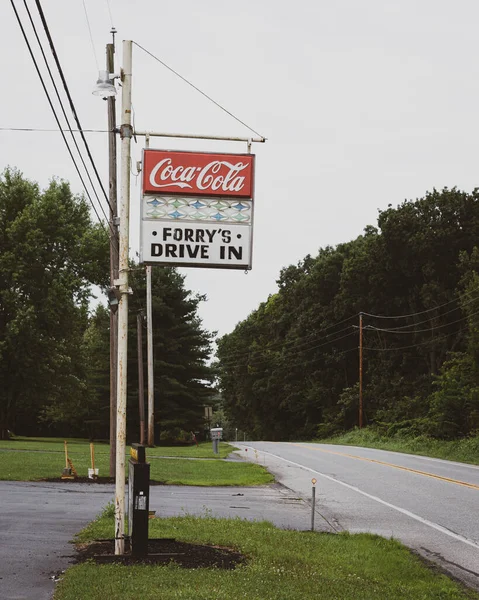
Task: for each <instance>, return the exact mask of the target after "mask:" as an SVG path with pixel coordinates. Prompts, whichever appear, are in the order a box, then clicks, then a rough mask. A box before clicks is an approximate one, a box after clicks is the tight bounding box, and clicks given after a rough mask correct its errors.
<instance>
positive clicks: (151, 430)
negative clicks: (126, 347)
mask: <svg viewBox="0 0 479 600" xmlns="http://www.w3.org/2000/svg"><path fill="white" fill-rule="evenodd" d="M152 312H153V311H152V308H151V267H146V326H147V338H146V339H147V354H148V356H147V361H148V446H150V447H152V446H154V445H155V388H154V378H153V316H152Z"/></svg>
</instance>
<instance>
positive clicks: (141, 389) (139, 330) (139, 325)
mask: <svg viewBox="0 0 479 600" xmlns="http://www.w3.org/2000/svg"><path fill="white" fill-rule="evenodd" d="M136 334H137V341H138V403H139V410H140V444H142V445H144V443H145V384H144V379H143V313H142V312H139V313H138V314H137V315H136Z"/></svg>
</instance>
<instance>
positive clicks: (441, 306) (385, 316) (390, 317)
mask: <svg viewBox="0 0 479 600" xmlns="http://www.w3.org/2000/svg"><path fill="white" fill-rule="evenodd" d="M453 302H457V298H455V299H454V300H449V302H445V303H444V304H439V305H438V306H433V307H432V308H427V309H426V310H421V311H419V312H415V313H410V314H408V315H395V316H388V315H373V314H371V313H367V312H363V315H366V316H367V317H373V318H375V319H407V318H408V317H416V316H417V315H424V314H425V313H428V312H431V311H433V310H437V309H438V308H443V307H444V306H448V305H449V304H452V303H453ZM423 322H424V323H425V321H423Z"/></svg>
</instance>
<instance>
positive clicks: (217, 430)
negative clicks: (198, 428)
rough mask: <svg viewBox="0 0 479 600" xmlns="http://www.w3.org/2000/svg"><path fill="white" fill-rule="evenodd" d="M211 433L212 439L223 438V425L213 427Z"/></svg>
mask: <svg viewBox="0 0 479 600" xmlns="http://www.w3.org/2000/svg"><path fill="white" fill-rule="evenodd" d="M210 434H211V439H212V440H221V439H222V438H223V427H212V428H211V429H210Z"/></svg>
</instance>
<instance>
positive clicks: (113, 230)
mask: <svg viewBox="0 0 479 600" xmlns="http://www.w3.org/2000/svg"><path fill="white" fill-rule="evenodd" d="M114 53H115V46H114V44H107V46H106V69H107V71H108V73H114V71H115V62H114ZM107 104H108V160H109V167H108V171H109V200H110V287H114V285H115V280H116V279H118V258H119V247H118V230H117V226H116V217H117V185H116V100H115V96H110V97H109V98H108V99H107ZM117 358H118V318H117V314H116V310H113V309H112V308H110V477H114V476H115V463H116V395H117V391H116V384H117V377H118V373H117V371H118V369H117V366H118V363H117Z"/></svg>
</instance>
